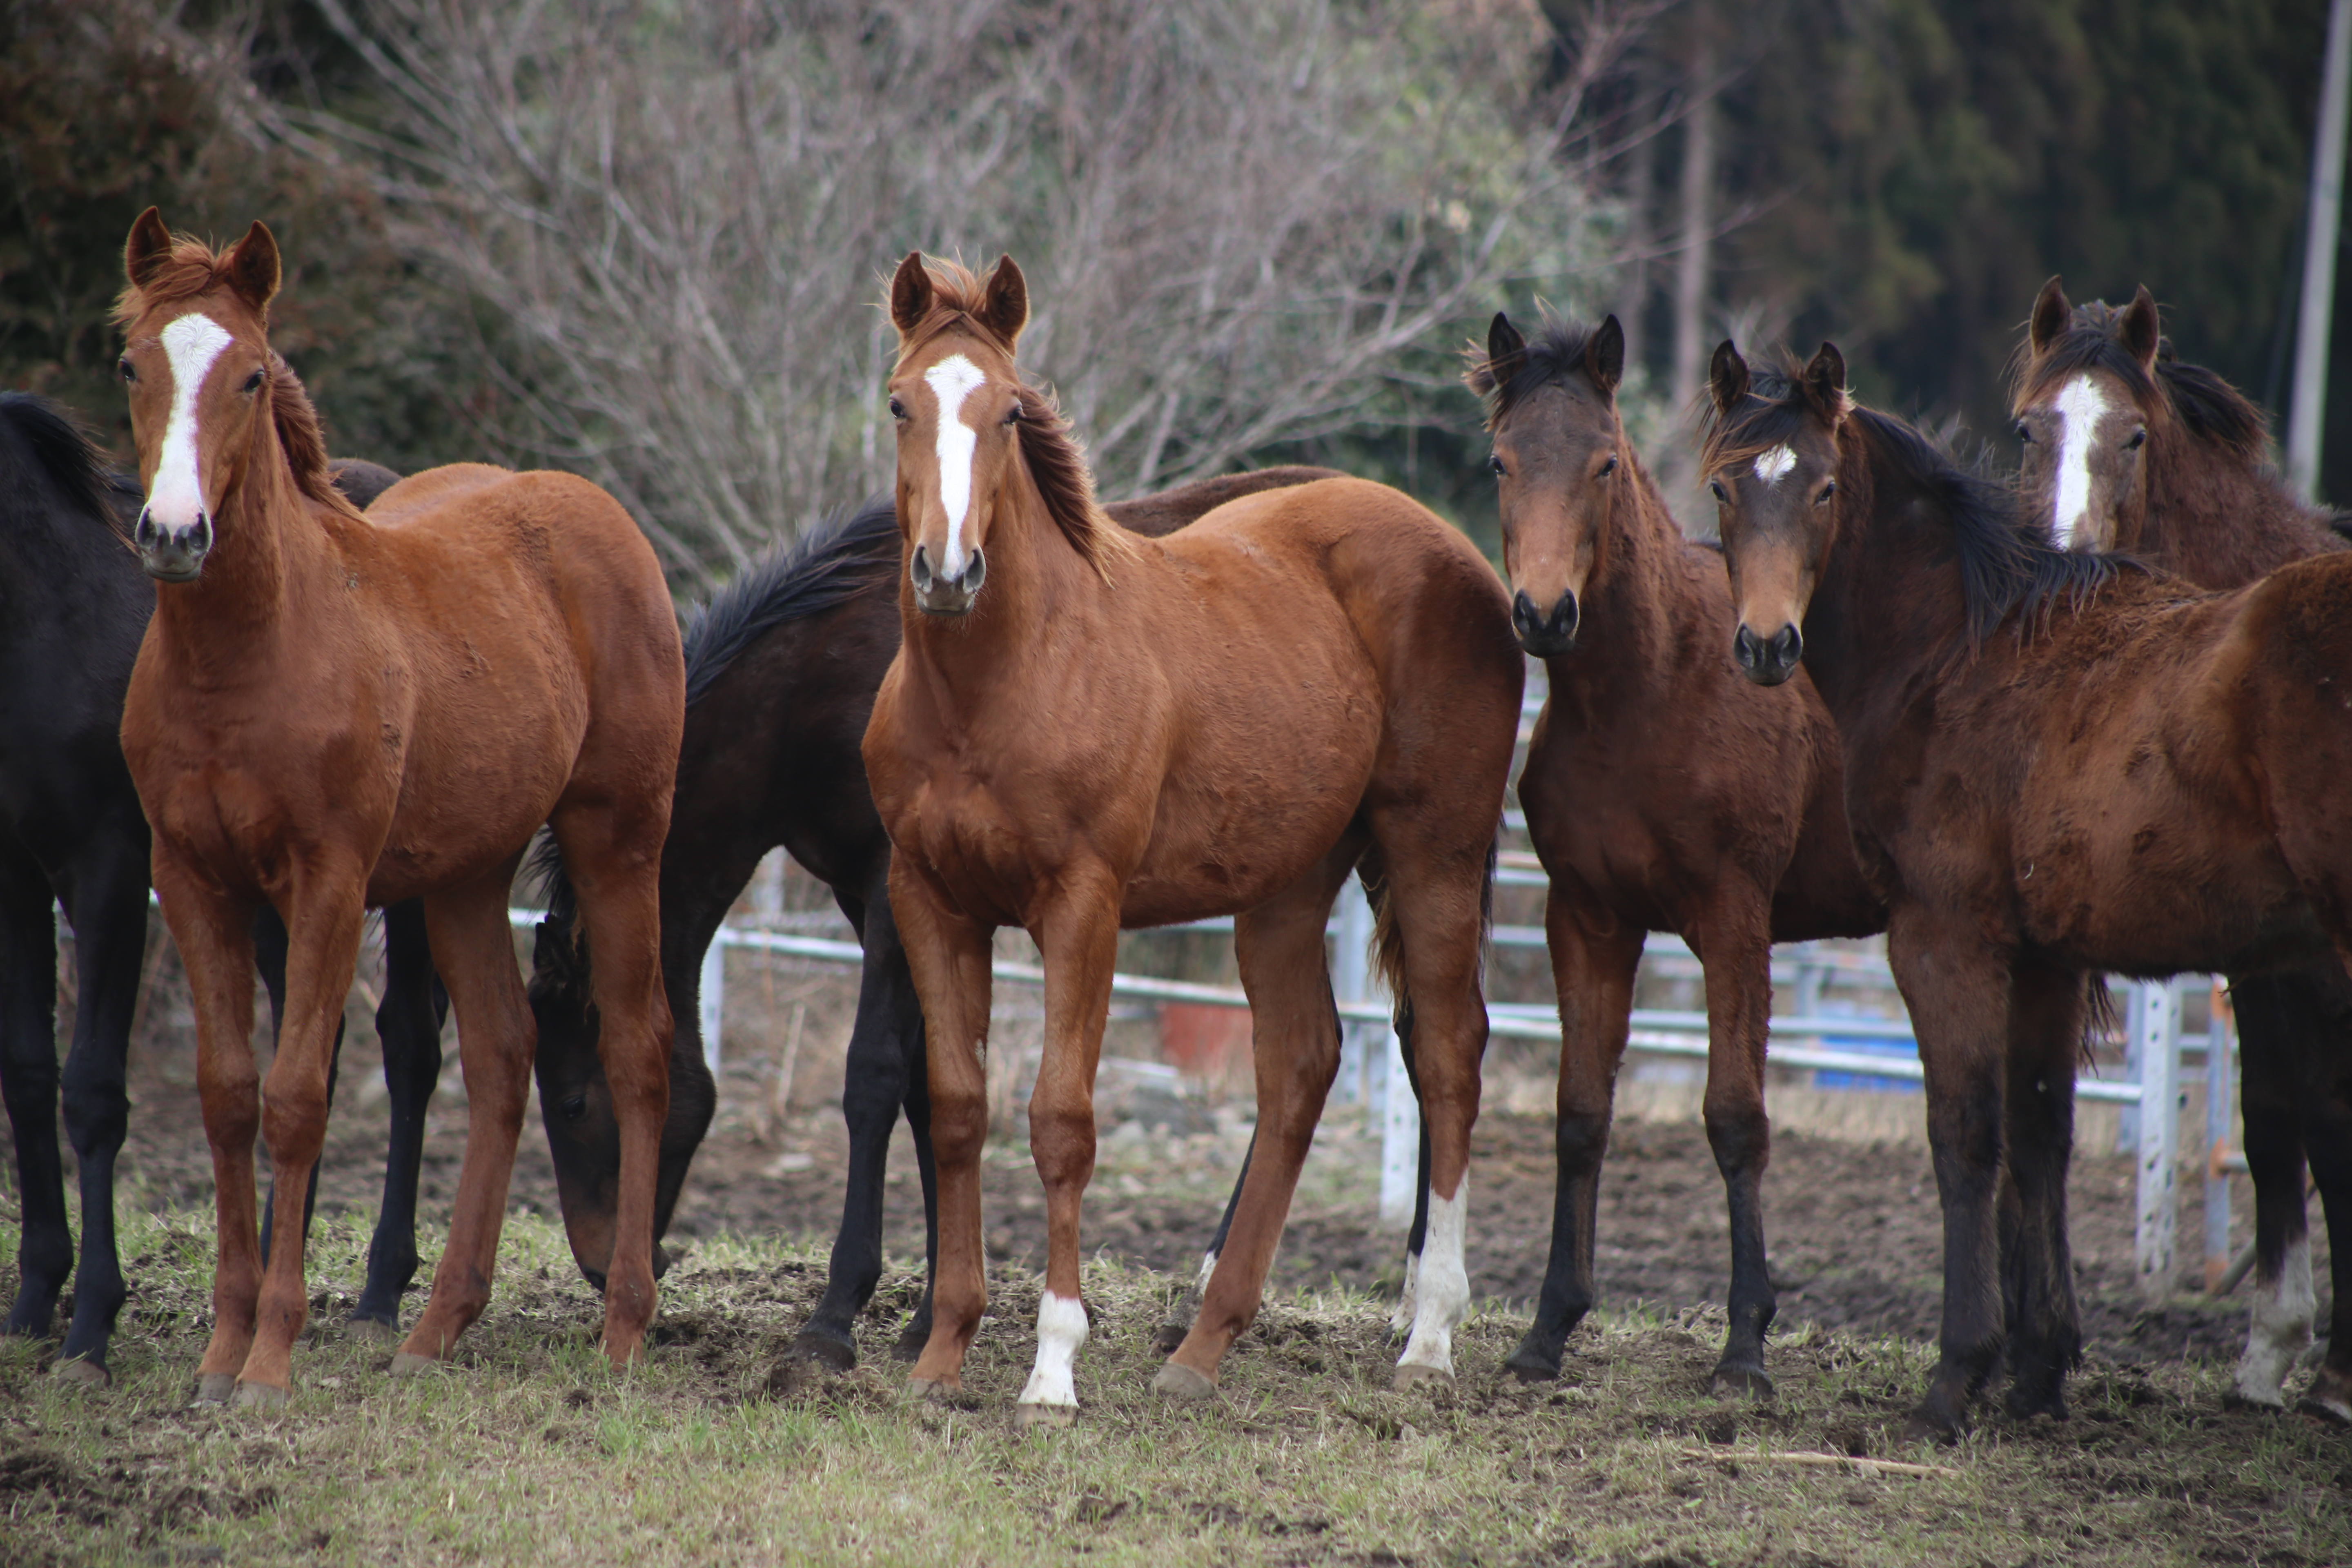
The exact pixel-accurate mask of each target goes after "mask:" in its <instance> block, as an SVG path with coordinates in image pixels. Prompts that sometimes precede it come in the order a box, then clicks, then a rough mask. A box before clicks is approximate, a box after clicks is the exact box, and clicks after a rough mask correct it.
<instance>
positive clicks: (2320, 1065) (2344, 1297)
mask: <svg viewBox="0 0 2352 1568" xmlns="http://www.w3.org/2000/svg"><path fill="white" fill-rule="evenodd" d="M2291 979H2292V980H2293V981H2294V983H2295V984H2297V985H2298V986H2305V987H2307V988H2308V989H2309V991H2310V992H2311V993H2312V996H2311V1000H2312V1002H2313V1004H2314V1005H2313V1007H2312V1011H2311V1018H2312V1021H2313V1023H2314V1024H2324V1023H2331V1022H2332V1023H2333V1025H2334V1026H2335V1031H2336V1037H2337V1038H2339V1039H2340V1038H2341V1037H2342V1034H2343V1030H2344V1028H2345V1026H2346V1024H2347V998H2352V987H2347V984H2346V982H2345V978H2344V976H2342V975H2341V974H2335V975H2317V974H2314V975H2310V976H2305V975H2295V976H2292V977H2291ZM2300 1043H2301V1046H2302V1049H2301V1050H2300V1052H2299V1053H2298V1055H2299V1057H2300V1062H2301V1068H2302V1071H2301V1073H2300V1075H2299V1076H2300V1077H2301V1079H2302V1081H2303V1086H2304V1088H2303V1096H2302V1098H2303V1104H2304V1116H2303V1139H2304V1144H2305V1148H2306V1149H2308V1150H2309V1152H2310V1157H2311V1176H2312V1180H2313V1182H2314V1183H2315V1184H2316V1185H2317V1186H2318V1188H2319V1199H2320V1205H2321V1208H2322V1212H2323V1213H2325V1214H2326V1217H2327V1239H2328V1247H2327V1258H2328V1271H2329V1279H2330V1284H2331V1287H2332V1290H2333V1295H2334V1301H2333V1303H2332V1305H2331V1307H2330V1309H2329V1316H2328V1326H2329V1327H2328V1336H2327V1354H2326V1359H2325V1360H2324V1361H2322V1362H2321V1363H2320V1364H2319V1372H2318V1375H2316V1376H2315V1377H2314V1378H2313V1379H2312V1380H2311V1386H2310V1387H2309V1388H2307V1389H2305V1391H2304V1394H2303V1397H2302V1398H2301V1399H2300V1400H2298V1401H2297V1402H2296V1404H2295V1408H2296V1409H2298V1410H2300V1411H2303V1412H2304V1413H2305V1414H2306V1415H2318V1416H2321V1417H2323V1418H2324V1419H2326V1420H2328V1421H2332V1422H2335V1423H2336V1424H2337V1425H2347V1424H2352V1064H2347V1062H2346V1060H2345V1058H2344V1057H2343V1055H2342V1053H2341V1051H2340V1050H2330V1049H2328V1048H2327V1047H2326V1044H2325V1043H2323V1041H2322V1039H2321V1038H2319V1037H2316V1036H2315V1035H2314V1034H2309V1033H2306V1034H2305V1035H2304V1036H2302V1037H2301V1042H2300ZM2304 1258H2305V1259H2306V1266H2307V1260H2308V1258H2310V1249H2309V1247H2305V1248H2304ZM2306 1289H2308V1287H2306ZM2306 1299H2307V1298H2306Z"/></svg>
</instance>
